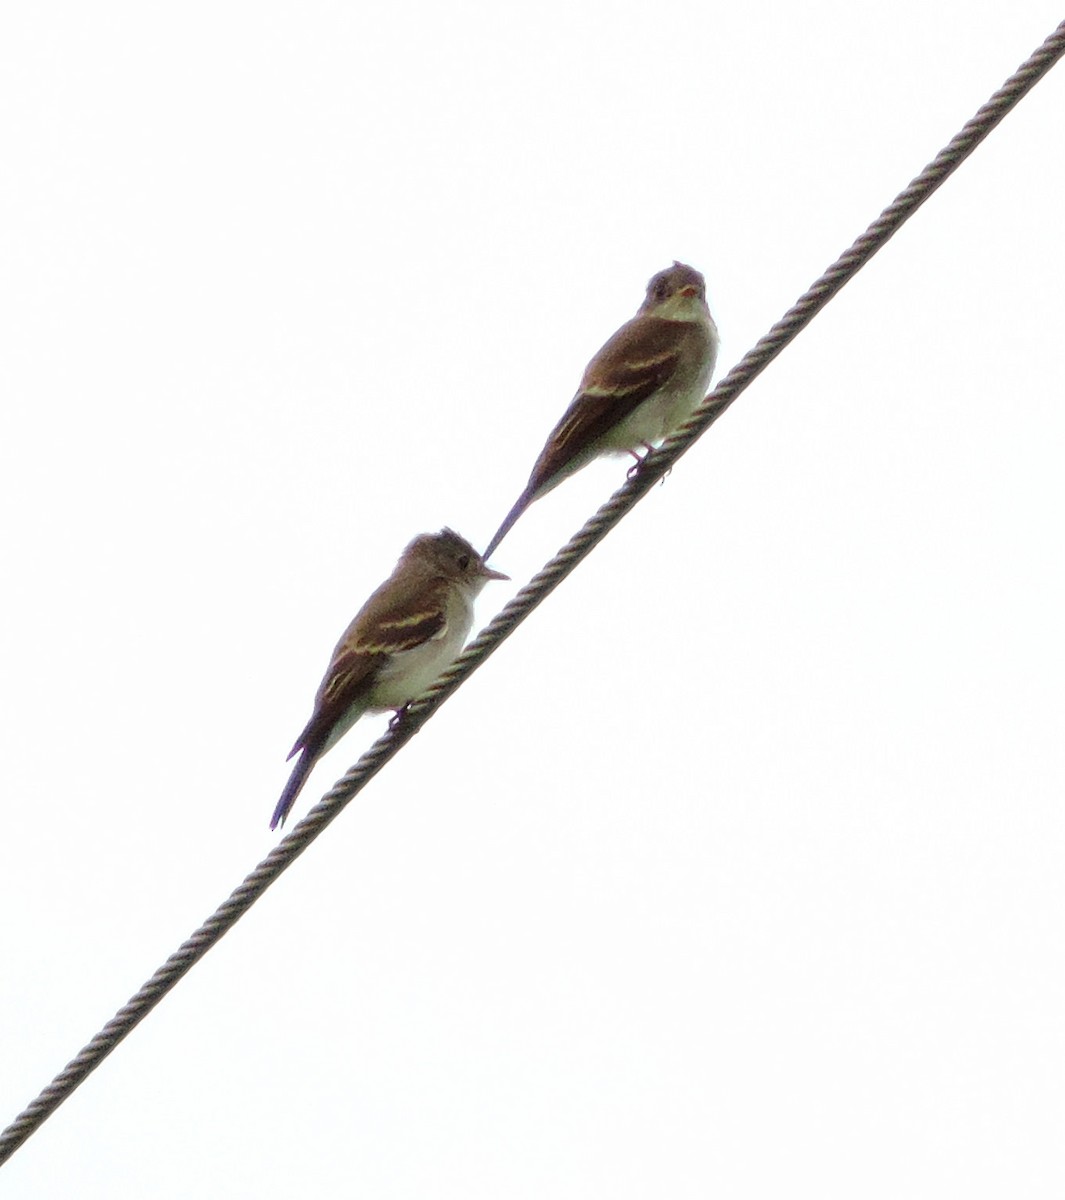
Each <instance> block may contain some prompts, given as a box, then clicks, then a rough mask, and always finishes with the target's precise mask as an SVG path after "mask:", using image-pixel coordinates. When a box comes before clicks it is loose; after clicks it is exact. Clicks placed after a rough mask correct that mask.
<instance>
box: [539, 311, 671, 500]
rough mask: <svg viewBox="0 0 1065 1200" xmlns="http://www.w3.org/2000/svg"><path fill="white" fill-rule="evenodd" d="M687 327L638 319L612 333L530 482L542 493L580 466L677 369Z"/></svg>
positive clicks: (541, 455) (586, 373)
mask: <svg viewBox="0 0 1065 1200" xmlns="http://www.w3.org/2000/svg"><path fill="white" fill-rule="evenodd" d="M687 332H688V325H687V323H686V322H682V321H667V320H664V319H663V318H661V317H649V316H640V317H636V318H634V319H633V320H632V321H629V322H628V323H627V324H625V325H622V327H621V328H620V329H619V330H618V331H617V333H615V334H614V336H613V337H612V338H611V339H610V341H608V342H607V344H606V345H605V346H604V347H603V348H602V350H600V351H599V353H598V354H597V355H596V356H595V358H593V359H592V361H591V362H590V363H589V364H588V369H587V371H585V373H584V378H583V379H582V380H581V386H580V389H579V390H578V392H577V395H576V396H575V397H574V398H573V401H572V403H571V404H570V406H569V408H568V409H566V411H565V413H564V414H563V415H562V419H561V420H560V421H559V423H558V424H557V425H556V426H555V428H554V429H553V430H552V431H551V435H550V437H548V439H547V443H546V445H545V446H544V448H543V451H542V452H541V454H540V457H539V458H538V459H537V461H536V466H535V467H534V468H533V473H532V477H531V478H530V480H529V483H530V486H531V487H532V490H533V491H534V492H536V493H537V494H542V490H541V489H542V488H543V485H544V484H545V483H548V481H550V480H552V479H553V477H554V476H555V475H557V474H559V472H562V473H563V475H565V474H568V472H565V471H563V468H564V467H566V466H567V465H568V464H570V463H571V462H574V461H575V460H576V462H577V463H578V464H580V463H581V462H583V458H584V456H585V455H586V454H587V452H588V450H589V449H590V448H592V447H593V446H594V445H595V443H596V442H597V441H598V440H599V438H601V437H602V436H603V435H604V434H605V433H607V432H608V431H609V430H610V429H612V428H613V427H614V426H615V425H617V424H619V423H620V422H621V421H623V420H625V418H626V417H627V416H629V415H630V414H631V413H632V412H633V411H634V410H635V409H636V408H638V407H639V405H641V404H642V403H643V402H644V401H645V400H646V399H648V398H649V397H650V396H652V395H653V394H654V393H655V392H656V391H658V389H659V388H660V387H662V385H663V384H664V383H666V382H667V381H668V380H669V378H670V376H672V374H673V373H674V371H675V370H676V369H677V363H678V361H679V360H680V355H681V349H682V346H683V340H684V336H685V334H686V333H687Z"/></svg>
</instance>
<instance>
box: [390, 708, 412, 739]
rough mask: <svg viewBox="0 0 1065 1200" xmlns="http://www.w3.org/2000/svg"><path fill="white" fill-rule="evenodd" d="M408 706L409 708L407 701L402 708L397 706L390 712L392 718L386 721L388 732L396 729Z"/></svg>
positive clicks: (401, 722)
mask: <svg viewBox="0 0 1065 1200" xmlns="http://www.w3.org/2000/svg"><path fill="white" fill-rule="evenodd" d="M409 708H410V703H409V702H408V703H406V704H404V705H403V707H402V708H397V709H396V711H395V712H394V713H393V714H392V720H391V721H389V722H388V729H389V732H390V733H391V732H392V730H394V729H398V728H399V727H400V726H401V725H402V724H403V719H404V717H406V715H407V710H408V709H409Z"/></svg>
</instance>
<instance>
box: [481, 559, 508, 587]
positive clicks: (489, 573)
mask: <svg viewBox="0 0 1065 1200" xmlns="http://www.w3.org/2000/svg"><path fill="white" fill-rule="evenodd" d="M481 574H482V575H483V576H484V578H485V579H505V580H506V581H507V582H508V583H509V582H510V576H509V575H504V574H503V572H502V571H493V570H492V568H491V567H489V566H487V565H486V564H484V563H482V564H481Z"/></svg>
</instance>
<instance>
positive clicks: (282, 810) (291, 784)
mask: <svg viewBox="0 0 1065 1200" xmlns="http://www.w3.org/2000/svg"><path fill="white" fill-rule="evenodd" d="M297 748H298V747H297ZM321 753H322V752H321V750H319V749H314V748H312V747H310V746H304V747H303V753H302V754H301V755H300V757H299V761H298V762H297V763H296V765H295V766H294V767H293V768H292V774H291V775H290V776H289V777H288V783H286V784H285V790H284V791H283V792H282V793H281V799H280V800H278V802H277V808H275V809H274V815H273V816H272V817H271V818H270V828H271V829H276V828H277V827H278V825H284V823H285V818H286V817H287V816H288V814H289V809H291V807H292V806H293V804H295V803H296V797H297V796H298V795H299V794H300V792H301V791H303V785H304V784H305V783H306V782H307V777H308V775H310V773H311V771H312V770H313V769H314V764H315V763H316V762H317V761H318V759H319V758H320V757H321ZM289 757H290V758H291V757H292V755H289Z"/></svg>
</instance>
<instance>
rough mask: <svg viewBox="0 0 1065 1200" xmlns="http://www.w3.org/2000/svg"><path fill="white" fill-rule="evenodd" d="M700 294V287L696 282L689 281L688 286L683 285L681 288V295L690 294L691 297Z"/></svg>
mask: <svg viewBox="0 0 1065 1200" xmlns="http://www.w3.org/2000/svg"><path fill="white" fill-rule="evenodd" d="M698 294H699V289H698V288H697V287H696V286H695V284H694V283H689V284H688V286H687V287H682V288H681V289H680V295H682V296H688V297H689V298H690V297H692V296H698Z"/></svg>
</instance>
